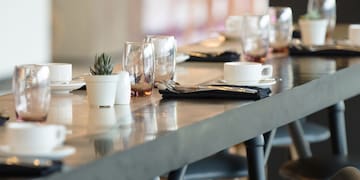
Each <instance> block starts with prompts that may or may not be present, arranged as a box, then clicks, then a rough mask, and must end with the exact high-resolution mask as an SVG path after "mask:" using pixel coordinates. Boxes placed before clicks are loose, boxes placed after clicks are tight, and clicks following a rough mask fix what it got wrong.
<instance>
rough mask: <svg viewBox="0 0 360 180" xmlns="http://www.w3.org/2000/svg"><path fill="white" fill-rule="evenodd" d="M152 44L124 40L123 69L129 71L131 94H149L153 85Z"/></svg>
mask: <svg viewBox="0 0 360 180" xmlns="http://www.w3.org/2000/svg"><path fill="white" fill-rule="evenodd" d="M154 58H155V56H154V45H153V43H147V42H126V43H125V47H124V52H123V63H122V65H123V69H124V70H125V71H127V72H129V76H130V82H131V95H132V96H149V95H151V94H152V89H153V86H154Z"/></svg>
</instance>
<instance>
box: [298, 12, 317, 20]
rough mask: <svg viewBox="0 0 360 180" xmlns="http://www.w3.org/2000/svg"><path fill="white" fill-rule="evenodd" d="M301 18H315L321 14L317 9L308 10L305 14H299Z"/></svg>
mask: <svg viewBox="0 0 360 180" xmlns="http://www.w3.org/2000/svg"><path fill="white" fill-rule="evenodd" d="M300 18H301V19H309V20H317V19H321V15H320V13H319V12H318V11H315V10H313V11H309V12H307V13H306V14H304V15H302V16H300Z"/></svg>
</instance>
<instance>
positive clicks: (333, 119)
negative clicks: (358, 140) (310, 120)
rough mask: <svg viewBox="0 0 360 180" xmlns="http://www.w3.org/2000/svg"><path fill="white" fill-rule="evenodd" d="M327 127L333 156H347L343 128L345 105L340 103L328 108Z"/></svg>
mask: <svg viewBox="0 0 360 180" xmlns="http://www.w3.org/2000/svg"><path fill="white" fill-rule="evenodd" d="M329 111H330V112H329V113H330V119H329V127H330V133H331V143H332V149H333V153H334V155H344V156H346V155H347V154H348V147H347V140H346V127H345V103H344V101H340V102H338V103H336V104H335V105H333V106H331V107H330V108H329Z"/></svg>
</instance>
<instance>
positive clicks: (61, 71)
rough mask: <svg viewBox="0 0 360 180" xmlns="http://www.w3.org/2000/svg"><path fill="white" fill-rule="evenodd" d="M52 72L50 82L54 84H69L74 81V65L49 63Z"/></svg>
mask: <svg viewBox="0 0 360 180" xmlns="http://www.w3.org/2000/svg"><path fill="white" fill-rule="evenodd" d="M46 65H48V66H49V70H50V82H51V83H52V84H59V83H60V84H63V83H69V82H70V81H71V80H72V64H69V63H48V64H46Z"/></svg>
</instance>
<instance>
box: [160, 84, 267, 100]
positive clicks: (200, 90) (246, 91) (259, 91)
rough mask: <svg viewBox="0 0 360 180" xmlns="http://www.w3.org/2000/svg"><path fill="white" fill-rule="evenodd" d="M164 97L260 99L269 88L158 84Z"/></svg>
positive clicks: (265, 95)
mask: <svg viewBox="0 0 360 180" xmlns="http://www.w3.org/2000/svg"><path fill="white" fill-rule="evenodd" d="M158 88H159V93H160V94H161V95H162V97H163V98H218V99H243V100H258V99H262V98H265V97H268V96H269V95H270V93H271V90H270V89H269V88H260V87H246V86H230V85H198V86H182V85H180V84H176V83H175V84H174V83H163V84H160V85H158Z"/></svg>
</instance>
